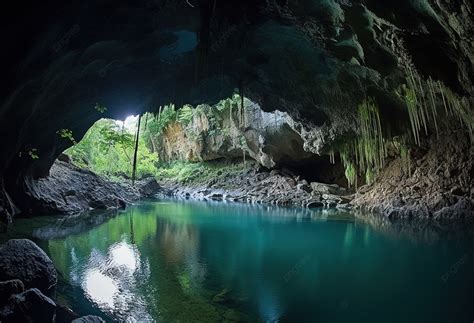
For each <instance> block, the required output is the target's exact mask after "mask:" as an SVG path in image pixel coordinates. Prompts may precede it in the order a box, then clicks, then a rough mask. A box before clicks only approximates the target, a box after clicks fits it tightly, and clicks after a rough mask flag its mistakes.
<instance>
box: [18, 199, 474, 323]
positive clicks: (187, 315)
mask: <svg viewBox="0 0 474 323" xmlns="http://www.w3.org/2000/svg"><path fill="white" fill-rule="evenodd" d="M31 221H32V220H22V221H18V225H17V229H16V232H10V235H19V234H20V233H21V234H22V235H31V236H33V238H34V240H35V241H36V242H38V244H39V245H40V246H41V247H42V248H43V249H44V250H45V251H46V252H47V253H48V254H49V255H50V257H51V258H52V260H53V261H54V263H55V265H56V267H57V269H58V271H59V272H60V274H61V283H60V285H59V286H58V289H57V291H56V295H55V297H56V298H57V299H59V300H60V301H61V302H62V303H66V304H68V305H69V306H71V307H72V308H73V309H74V310H76V311H78V312H80V313H83V314H86V313H88V312H94V313H96V314H99V315H103V316H104V317H105V318H108V319H109V320H116V321H127V320H128V321H135V320H136V321H139V322H148V321H155V320H156V321H162V322H225V321H227V322H246V321H251V322H258V321H260V322H397V323H398V322H472V321H473V320H474V306H473V305H474V275H473V273H474V270H473V269H474V257H473V256H474V253H473V251H474V250H473V245H474V244H473V243H472V242H473V240H472V238H470V236H469V235H467V236H466V235H464V234H462V233H456V234H454V235H445V234H444V229H439V228H437V227H436V226H429V225H425V224H423V225H420V224H419V223H418V224H417V225H410V224H403V225H402V224H398V223H390V222H388V221H383V220H380V219H377V218H373V219H372V220H370V221H360V220H357V219H355V218H354V217H353V216H352V215H351V214H350V213H341V212H339V211H335V210H333V211H309V210H301V209H282V208H272V207H262V206H249V205H240V204H226V203H205V202H180V201H161V202H157V201H148V202H142V203H140V204H138V205H136V206H134V207H130V208H129V209H127V210H126V211H123V212H119V213H113V212H108V213H97V214H93V215H90V216H81V217H72V218H61V219H57V218H42V219H40V220H36V222H35V224H34V225H33V224H32V222H31ZM26 227H29V229H22V228H26ZM22 230H23V231H22Z"/></svg>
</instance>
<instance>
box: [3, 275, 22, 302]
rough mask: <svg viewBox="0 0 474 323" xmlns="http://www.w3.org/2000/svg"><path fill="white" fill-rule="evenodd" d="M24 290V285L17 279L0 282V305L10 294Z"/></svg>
mask: <svg viewBox="0 0 474 323" xmlns="http://www.w3.org/2000/svg"><path fill="white" fill-rule="evenodd" d="M24 290H25V286H24V285H23V282H22V281H21V280H19V279H11V280H7V281H4V282H0V305H5V304H6V302H7V301H8V299H9V298H10V296H11V295H13V294H18V293H21V292H23V291H24Z"/></svg>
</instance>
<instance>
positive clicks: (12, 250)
mask: <svg viewBox="0 0 474 323" xmlns="http://www.w3.org/2000/svg"><path fill="white" fill-rule="evenodd" d="M9 279H19V280H21V281H22V282H23V283H24V285H25V287H27V288H31V287H36V288H39V289H40V290H42V291H44V292H45V291H48V290H49V289H51V288H52V287H53V286H55V285H56V283H57V273H56V269H55V268H54V265H53V262H52V261H51V259H49V257H48V255H46V253H45V252H44V251H43V250H41V248H40V247H38V246H37V245H36V244H35V243H34V242H32V241H30V240H28V239H12V240H9V241H7V242H6V243H5V244H4V245H3V246H2V247H0V280H9Z"/></svg>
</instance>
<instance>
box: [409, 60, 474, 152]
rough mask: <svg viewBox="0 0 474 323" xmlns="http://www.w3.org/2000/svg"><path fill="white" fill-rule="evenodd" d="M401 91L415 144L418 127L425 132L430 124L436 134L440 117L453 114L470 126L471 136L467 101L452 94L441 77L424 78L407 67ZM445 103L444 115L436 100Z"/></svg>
mask: <svg viewBox="0 0 474 323" xmlns="http://www.w3.org/2000/svg"><path fill="white" fill-rule="evenodd" d="M402 93H403V94H402V95H403V96H404V98H405V102H406V105H407V109H408V115H409V117H410V123H411V128H412V132H413V138H414V140H415V144H417V145H420V144H421V141H420V131H421V130H422V129H423V130H424V132H425V135H427V134H428V129H429V128H430V127H433V128H434V130H435V132H436V136H437V137H439V126H438V122H439V121H441V120H442V119H441V118H446V117H454V118H456V119H457V120H458V121H459V123H460V124H461V125H463V126H464V127H466V128H467V129H468V130H469V133H470V134H471V137H472V130H473V128H474V114H473V113H472V111H470V108H469V102H468V100H467V99H465V98H460V97H459V96H457V95H456V94H454V93H453V92H452V91H451V90H450V89H449V88H448V87H447V86H446V85H444V84H443V83H442V82H441V81H434V80H433V79H431V77H430V78H428V80H427V81H424V80H422V78H421V77H420V76H419V75H418V74H417V73H415V72H414V71H413V70H412V69H411V68H410V67H408V77H407V86H403V87H402ZM440 102H442V105H443V106H444V112H445V113H444V116H443V115H441V114H440V113H438V106H439V105H440V104H439V103H440Z"/></svg>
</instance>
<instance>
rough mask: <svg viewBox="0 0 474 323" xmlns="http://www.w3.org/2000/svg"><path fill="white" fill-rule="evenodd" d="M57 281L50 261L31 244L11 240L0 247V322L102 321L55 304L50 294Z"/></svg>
mask: <svg viewBox="0 0 474 323" xmlns="http://www.w3.org/2000/svg"><path fill="white" fill-rule="evenodd" d="M57 280H58V278H57V272H56V269H55V268H54V265H53V262H52V261H51V259H50V258H49V257H48V256H47V255H46V253H45V252H44V251H43V250H41V249H40V248H39V247H38V246H37V245H36V244H35V243H33V242H32V241H30V240H27V239H12V240H9V241H7V242H6V243H5V244H4V245H3V246H0V322H58V323H62V322H73V323H81V322H82V323H85V322H89V323H100V322H105V321H104V320H103V319H102V318H100V317H98V316H93V315H88V316H84V317H79V315H77V314H76V313H74V312H73V311H72V310H70V309H69V308H67V307H64V306H62V305H60V304H58V303H56V302H55V301H54V300H53V299H52V298H51V295H52V294H53V291H54V288H55V286H56V284H57Z"/></svg>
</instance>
